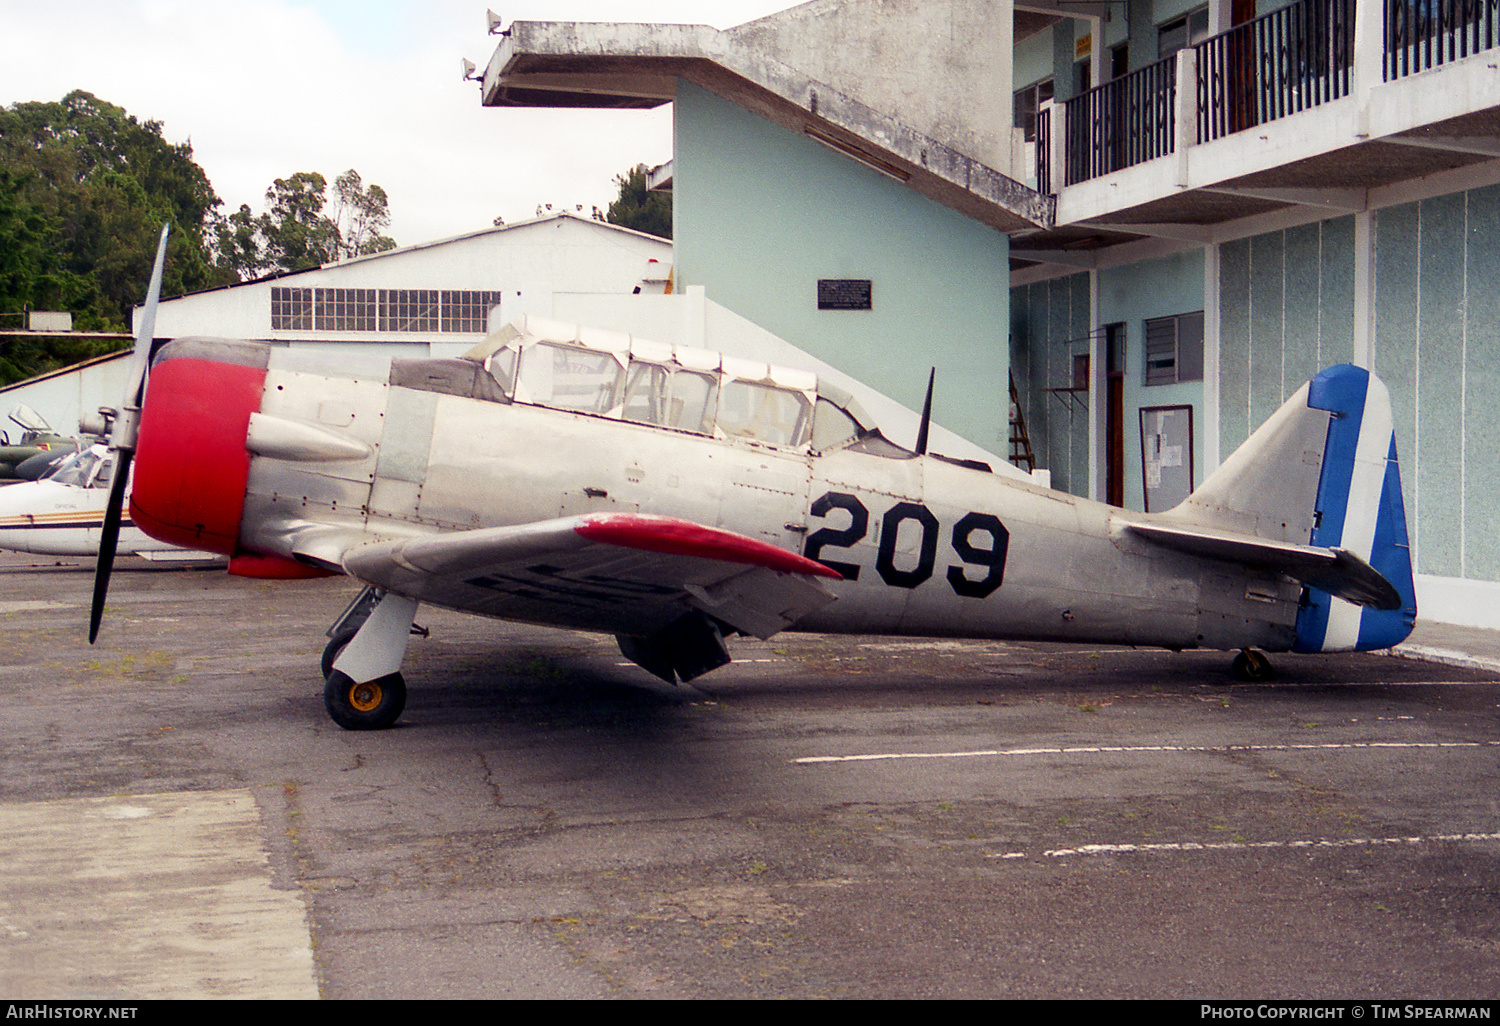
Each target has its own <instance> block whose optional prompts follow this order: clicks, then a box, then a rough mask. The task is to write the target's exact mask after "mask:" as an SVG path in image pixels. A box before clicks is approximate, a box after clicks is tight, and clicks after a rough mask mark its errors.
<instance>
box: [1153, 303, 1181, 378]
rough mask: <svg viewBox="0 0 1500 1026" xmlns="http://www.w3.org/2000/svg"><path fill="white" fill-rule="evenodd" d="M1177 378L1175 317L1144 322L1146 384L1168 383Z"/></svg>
mask: <svg viewBox="0 0 1500 1026" xmlns="http://www.w3.org/2000/svg"><path fill="white" fill-rule="evenodd" d="M1176 380H1177V318H1176V317H1158V318H1156V319H1155V320H1150V321H1147V322H1146V384H1148V385H1170V384H1173V383H1174V382H1176Z"/></svg>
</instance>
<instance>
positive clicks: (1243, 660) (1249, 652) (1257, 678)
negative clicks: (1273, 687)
mask: <svg viewBox="0 0 1500 1026" xmlns="http://www.w3.org/2000/svg"><path fill="white" fill-rule="evenodd" d="M1229 673H1230V675H1231V676H1232V677H1234V679H1235V680H1242V681H1246V682H1247V683H1251V684H1258V683H1260V682H1261V681H1266V680H1270V679H1271V678H1272V677H1274V676H1276V670H1275V669H1274V668H1273V667H1272V666H1271V660H1269V659H1267V658H1266V654H1265V653H1264V652H1261V651H1259V650H1258V649H1253V648H1246V649H1241V650H1240V652H1239V653H1238V654H1236V655H1235V657H1234V662H1233V663H1231V664H1230V665H1229Z"/></svg>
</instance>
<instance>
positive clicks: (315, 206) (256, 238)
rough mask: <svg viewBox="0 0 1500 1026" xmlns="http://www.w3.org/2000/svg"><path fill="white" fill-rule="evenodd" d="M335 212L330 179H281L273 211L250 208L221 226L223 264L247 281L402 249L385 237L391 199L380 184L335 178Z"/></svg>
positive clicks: (269, 195) (218, 252) (269, 198)
mask: <svg viewBox="0 0 1500 1026" xmlns="http://www.w3.org/2000/svg"><path fill="white" fill-rule="evenodd" d="M333 192H334V196H333V208H332V212H331V214H325V213H324V207H325V206H326V205H327V202H328V196H327V194H328V180H327V179H326V178H324V177H323V176H322V175H320V174H318V173H317V172H316V171H298V172H297V173H296V174H294V175H292V176H290V177H288V178H278V179H276V181H275V182H273V183H272V184H271V187H270V188H269V189H267V190H266V206H267V208H268V209H267V211H266V212H265V213H264V214H261V215H259V216H256V215H255V214H253V213H251V211H250V208H249V207H248V206H244V205H242V206H241V207H240V209H239V210H237V211H235V212H234V213H233V214H230V215H229V216H228V217H226V218H222V219H220V220H219V222H218V223H217V225H216V226H215V256H216V259H217V261H218V263H219V264H220V265H221V266H223V267H227V268H229V269H231V270H232V271H233V272H234V273H235V275H236V276H237V277H239V278H241V279H244V278H254V277H258V276H259V275H262V274H267V273H276V272H286V271H304V270H307V269H308V268H312V267H318V266H321V265H322V264H326V263H330V262H332V261H335V260H342V259H345V258H347V257H352V256H361V255H363V254H366V253H381V252H384V251H386V250H388V249H395V248H396V240H395V239H392V238H390V237H389V236H385V235H381V234H380V230H381V229H382V228H385V227H386V226H388V225H389V224H390V223H391V215H390V206H389V199H388V198H387V196H386V193H385V190H384V189H382V188H381V187H380V186H378V185H371V186H370V187H369V188H365V186H364V183H363V180H362V179H361V178H360V176H359V172H357V171H355V170H354V169H353V168H350V169H349V170H348V171H345V172H344V173H343V174H341V175H339V176H338V177H337V178H336V179H334V183H333Z"/></svg>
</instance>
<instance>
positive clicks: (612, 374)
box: [516, 342, 624, 413]
mask: <svg viewBox="0 0 1500 1026" xmlns="http://www.w3.org/2000/svg"><path fill="white" fill-rule="evenodd" d="M623 373H624V368H623V367H621V366H620V361H618V360H616V359H615V358H614V357H613V356H611V355H610V354H609V353H595V352H591V351H589V350H587V349H574V348H572V347H569V346H556V345H552V344H551V343H548V342H541V343H538V344H537V345H534V346H531V347H529V348H527V349H526V350H525V351H524V352H523V353H522V354H521V377H520V381H519V382H518V386H517V389H516V398H517V399H519V400H521V401H522V402H532V403H537V404H539V405H542V406H552V407H555V408H556V409H560V410H575V411H577V412H579V413H608V412H609V411H610V410H611V409H613V408H614V406H615V405H616V396H617V395H618V393H619V390H620V379H621V378H622V377H623Z"/></svg>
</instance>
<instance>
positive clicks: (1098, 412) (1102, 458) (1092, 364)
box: [1088, 268, 1109, 502]
mask: <svg viewBox="0 0 1500 1026" xmlns="http://www.w3.org/2000/svg"><path fill="white" fill-rule="evenodd" d="M1108 365H1109V348H1108V346H1107V345H1105V342H1104V329H1103V328H1102V327H1101V326H1100V324H1099V271H1098V269H1097V268H1096V269H1093V270H1090V271H1089V492H1088V495H1089V498H1090V499H1094V500H1095V501H1098V502H1102V501H1103V500H1104V497H1105V494H1106V493H1105V481H1104V472H1105V466H1106V462H1107V461H1108V459H1109V454H1108V453H1106V452H1105V451H1104V440H1105V437H1106V433H1107V427H1106V424H1105V418H1106V417H1108V416H1109V409H1108V406H1109V403H1108V402H1107V397H1108V395H1109V389H1108V382H1107V380H1106V379H1107V377H1108V374H1109V369H1108Z"/></svg>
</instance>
